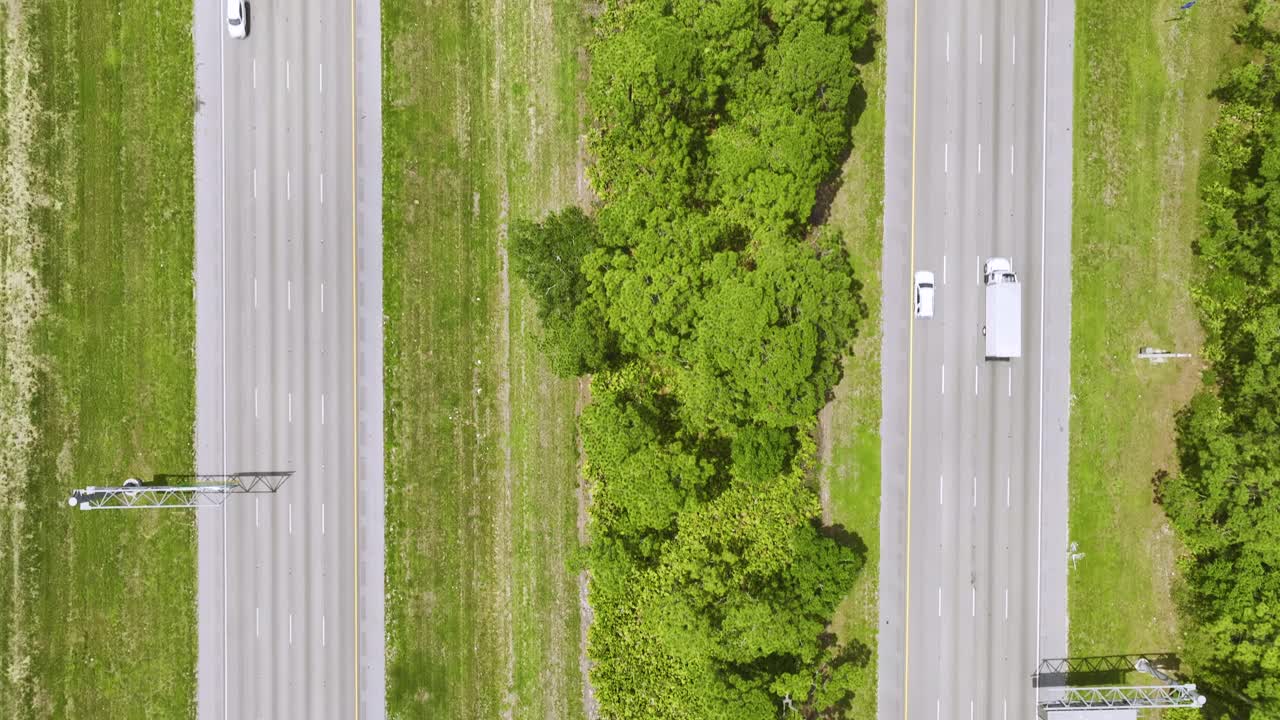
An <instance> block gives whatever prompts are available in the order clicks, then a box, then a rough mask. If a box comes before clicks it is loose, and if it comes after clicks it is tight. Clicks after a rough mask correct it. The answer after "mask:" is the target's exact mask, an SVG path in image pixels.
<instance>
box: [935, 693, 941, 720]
mask: <svg viewBox="0 0 1280 720" xmlns="http://www.w3.org/2000/svg"><path fill="white" fill-rule="evenodd" d="M934 706H935V710H936V712H934V717H936V718H938V720H942V698H938V701H937V702H936V703H934Z"/></svg>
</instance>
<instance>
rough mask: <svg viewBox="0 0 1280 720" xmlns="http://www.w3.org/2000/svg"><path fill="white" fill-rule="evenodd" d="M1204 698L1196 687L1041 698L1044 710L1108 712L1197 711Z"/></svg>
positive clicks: (1075, 690) (1071, 690) (1067, 691)
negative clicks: (1194, 708) (1149, 710)
mask: <svg viewBox="0 0 1280 720" xmlns="http://www.w3.org/2000/svg"><path fill="white" fill-rule="evenodd" d="M1204 702H1205V698H1204V696H1203V695H1200V694H1198V693H1197V692H1196V686H1195V685H1132V686H1125V687H1068V688H1062V689H1061V690H1060V691H1059V692H1055V693H1052V696H1051V697H1042V699H1041V701H1040V706H1041V708H1042V709H1043V710H1046V711H1053V710H1109V709H1119V708H1174V707H1200V706H1201V705H1204Z"/></svg>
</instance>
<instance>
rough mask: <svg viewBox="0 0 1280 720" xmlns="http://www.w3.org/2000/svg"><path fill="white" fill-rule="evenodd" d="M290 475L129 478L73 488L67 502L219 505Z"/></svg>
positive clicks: (88, 506) (268, 489) (269, 489)
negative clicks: (151, 481) (148, 482)
mask: <svg viewBox="0 0 1280 720" xmlns="http://www.w3.org/2000/svg"><path fill="white" fill-rule="evenodd" d="M291 475H293V471H292V470H288V471H266V472H242V473H235V474H232V475H157V476H156V480H157V481H158V482H157V484H155V485H144V484H142V482H141V481H139V480H136V479H133V478H130V479H129V480H126V481H125V483H124V485H120V486H116V487H95V486H90V487H87V488H84V489H83V490H75V491H74V492H72V494H71V498H70V500H69V501H68V504H69V505H71V506H72V507H79V508H80V509H81V510H133V509H156V508H202V507H219V506H221V505H222V504H223V503H225V502H226V500H227V498H228V497H230V496H232V495H244V494H250V493H274V492H276V491H277V490H279V489H280V486H281V485H284V483H285V481H286V480H288V479H289V477H290V476H291Z"/></svg>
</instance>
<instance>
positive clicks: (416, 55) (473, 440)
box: [383, 0, 588, 719]
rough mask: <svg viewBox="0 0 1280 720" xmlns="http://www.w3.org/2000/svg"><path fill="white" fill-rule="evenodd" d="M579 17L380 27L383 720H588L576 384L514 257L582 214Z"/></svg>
mask: <svg viewBox="0 0 1280 720" xmlns="http://www.w3.org/2000/svg"><path fill="white" fill-rule="evenodd" d="M581 13H582V9H581V6H580V5H579V4H577V3H572V2H567V0H555V1H554V2H550V3H542V4H533V5H530V4H524V5H516V4H507V3H505V2H502V0H496V1H495V0H491V1H490V2H486V3H479V4H474V3H473V4H447V5H439V4H436V5H432V4H426V5H407V4H401V5H398V6H394V7H392V6H386V7H384V8H383V72H384V77H383V89H384V93H383V97H384V112H383V118H384V173H385V189H384V193H385V203H386V211H385V217H384V248H385V268H386V269H385V279H386V294H385V298H386V313H387V318H388V319H387V348H386V358H387V370H386V389H387V438H386V440H387V639H388V645H387V653H388V655H387V675H388V677H387V686H388V690H387V693H388V711H389V714H390V716H391V717H406V718H407V717H434V718H449V717H459V718H461V717H486V718H489V717H556V718H566V719H569V718H574V717H581V716H582V715H583V706H584V699H583V685H582V679H581V678H582V676H581V672H580V664H579V662H580V659H579V651H580V645H579V640H580V633H581V631H582V625H581V617H580V609H579V608H580V605H579V595H578V581H577V578H576V576H575V575H574V574H573V573H572V572H571V571H570V569H569V566H568V560H569V557H570V555H571V553H572V552H573V551H574V549H575V548H576V547H577V544H578V527H577V518H578V509H577V508H578V501H577V450H576V442H575V406H576V403H577V402H578V396H579V385H578V383H577V382H574V381H563V380H559V379H557V378H555V377H554V376H553V375H552V374H551V373H550V371H549V370H548V369H547V367H546V365H545V363H544V361H543V359H542V357H541V355H540V352H539V351H538V350H537V348H536V347H535V345H534V341H533V339H534V337H535V324H536V320H535V308H534V306H533V302H532V301H531V300H530V299H529V298H528V297H527V296H526V294H525V291H524V288H523V287H522V286H520V285H519V284H518V283H515V282H514V278H513V277H509V275H508V272H507V265H506V258H505V251H504V245H503V243H504V238H505V232H506V227H507V225H508V223H509V222H511V221H513V220H515V219H517V218H521V217H540V216H541V215H542V214H543V213H544V212H545V211H546V210H547V209H550V208H557V207H561V206H564V205H568V204H574V203H577V202H579V201H580V196H579V194H580V193H581V192H582V190H581V188H582V185H581V171H580V167H579V137H580V135H581V134H582V133H583V132H584V128H583V126H582V120H581V118H582V108H581V102H580V92H581V90H582V88H583V86H584V84H585V76H584V75H583V74H582V73H583V72H584V71H583V70H582V68H581V65H580V61H579V48H580V46H581V45H582V43H583V41H584V40H585V39H586V35H587V28H588V26H587V23H586V19H585V17H584V16H582V14H581Z"/></svg>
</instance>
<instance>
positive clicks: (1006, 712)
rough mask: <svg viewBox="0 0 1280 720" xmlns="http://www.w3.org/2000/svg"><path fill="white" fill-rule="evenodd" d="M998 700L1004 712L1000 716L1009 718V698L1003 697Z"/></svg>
mask: <svg viewBox="0 0 1280 720" xmlns="http://www.w3.org/2000/svg"><path fill="white" fill-rule="evenodd" d="M1000 702H1001V703H1002V704H1003V705H1004V713H1003V715H1002V716H1001V717H1003V718H1004V720H1009V698H1004V699H1003V700H1001V701H1000Z"/></svg>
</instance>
